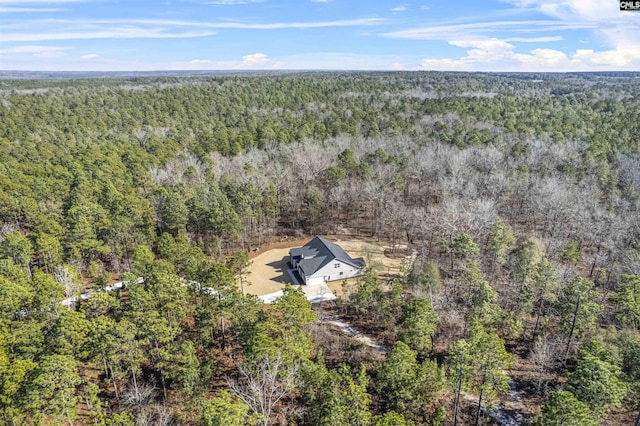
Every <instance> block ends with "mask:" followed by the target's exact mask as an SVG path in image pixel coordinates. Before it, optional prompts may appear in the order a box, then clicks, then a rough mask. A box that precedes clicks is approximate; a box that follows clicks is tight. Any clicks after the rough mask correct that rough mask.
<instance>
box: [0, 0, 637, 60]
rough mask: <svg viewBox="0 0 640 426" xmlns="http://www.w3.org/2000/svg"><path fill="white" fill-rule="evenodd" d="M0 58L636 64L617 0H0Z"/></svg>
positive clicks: (631, 19) (631, 25)
mask: <svg viewBox="0 0 640 426" xmlns="http://www.w3.org/2000/svg"><path fill="white" fill-rule="evenodd" d="M0 69H2V70H35V71H44V70H82V71H86V70H208V69H210V70H221V69H329V70H459V71H596V70H598V71H599V70H635V71H638V70H640V12H621V11H620V10H619V1H618V0H582V1H580V0H498V1H493V0H476V1H473V0H460V1H451V0H433V1H426V0H423V1H406V2H404V1H389V0H384V1H383V0H157V1H151V0H149V1H147V0H128V1H123V0H49V1H45V0H0Z"/></svg>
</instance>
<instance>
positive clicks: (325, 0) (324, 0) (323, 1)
mask: <svg viewBox="0 0 640 426" xmlns="http://www.w3.org/2000/svg"><path fill="white" fill-rule="evenodd" d="M311 2H312V3H329V0H311Z"/></svg>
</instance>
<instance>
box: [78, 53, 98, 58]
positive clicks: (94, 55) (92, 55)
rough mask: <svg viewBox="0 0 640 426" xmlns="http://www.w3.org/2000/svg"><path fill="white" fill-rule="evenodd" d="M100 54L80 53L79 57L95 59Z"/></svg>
mask: <svg viewBox="0 0 640 426" xmlns="http://www.w3.org/2000/svg"><path fill="white" fill-rule="evenodd" d="M99 57H100V55H98V54H96V53H87V54H86V55H81V56H80V59H96V58H99Z"/></svg>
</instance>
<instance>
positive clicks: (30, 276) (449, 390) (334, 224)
mask: <svg viewBox="0 0 640 426" xmlns="http://www.w3.org/2000/svg"><path fill="white" fill-rule="evenodd" d="M528 77H530V78H528ZM615 77H616V78H613V77H609V76H606V75H584V76H583V75H580V74H572V75H564V76H563V75H552V76H548V75H544V74H542V75H530V76H523V75H499V74H498V75H495V74H457V73H303V74H288V75H267V76H198V77H190V78H185V77H154V78H132V79H114V80H108V79H107V80H102V79H93V80H92V79H89V80H72V81H15V80H5V81H3V82H2V93H1V95H0V97H1V99H0V100H1V102H0V117H1V118H0V158H1V161H0V221H1V224H0V259H1V260H0V275H1V277H2V278H1V279H0V280H1V285H0V292H1V294H0V303H1V306H0V309H1V312H2V320H1V321H2V322H1V324H0V334H1V336H0V409H1V410H2V417H1V418H2V419H3V420H2V421H3V422H4V423H6V424H20V423H28V422H32V423H38V422H40V421H47V419H48V420H49V421H58V422H66V423H70V422H74V421H76V419H78V418H79V419H80V422H84V423H86V422H87V421H88V420H87V419H91V420H90V421H91V422H92V423H95V424H101V423H102V424H128V423H127V422H129V423H130V422H137V423H144V422H147V423H156V424H164V423H162V422H171V421H179V422H182V423H198V422H203V423H204V424H233V423H232V421H236V422H237V423H238V424H243V423H250V422H252V421H256V422H263V423H264V422H271V423H275V422H286V421H289V422H291V423H292V424H295V423H299V424H401V422H415V423H418V424H430V423H433V424H437V422H439V421H440V422H450V421H453V419H454V417H455V418H458V419H459V420H458V421H459V422H463V421H467V422H469V421H474V418H477V421H478V422H480V421H482V419H483V416H484V414H483V413H484V411H483V410H482V406H483V405H484V403H485V401H487V404H489V402H493V401H497V400H499V397H500V395H502V394H504V392H506V391H507V390H508V389H509V385H508V376H509V373H510V371H514V372H515V371H518V370H520V371H522V370H525V371H530V372H531V375H530V377H524V376H522V377H518V376H517V375H513V374H512V376H513V377H512V379H513V382H514V383H515V385H514V386H515V389H516V390H517V391H520V392H521V393H522V394H523V395H528V396H530V397H531V398H529V399H526V401H527V403H529V402H530V401H534V399H535V398H540V397H542V398H543V399H544V400H545V401H546V402H545V403H544V405H543V406H542V410H541V414H538V416H541V417H539V419H538V420H535V419H536V415H534V414H532V412H535V411H539V410H538V408H537V406H536V407H529V411H528V412H527V413H525V414H527V415H528V418H529V419H530V420H531V419H534V420H532V421H539V422H541V424H565V425H566V424H570V423H568V422H569V421H574V422H575V424H587V423H585V422H587V421H601V422H604V423H605V424H615V423H621V424H624V422H627V423H628V422H631V421H633V418H634V417H635V413H637V412H638V410H639V409H640V407H637V401H638V392H639V390H638V389H637V383H638V378H639V377H638V371H639V369H640V367H639V366H638V360H639V359H640V356H638V354H639V353H640V352H639V349H638V348H639V347H640V343H639V342H640V337H639V334H638V327H639V325H640V324H639V323H640V319H639V318H640V307H639V305H638V300H640V294H639V293H638V292H640V283H639V282H638V280H639V278H638V277H639V276H640V221H638V217H639V207H640V206H639V203H640V197H639V196H638V194H640V154H639V151H640V140H639V139H638V137H637V135H638V134H639V133H640V132H639V130H640V129H638V125H639V124H638V121H637V120H633V119H631V117H634V116H637V115H638V113H640V111H639V109H640V103H639V101H638V99H639V97H638V86H637V85H636V84H634V81H635V80H634V79H633V78H631V77H629V78H625V77H624V76H622V77H618V76H615ZM312 234H339V235H342V234H350V235H359V236H367V237H372V238H375V239H378V240H384V241H385V242H387V243H388V244H389V245H390V246H391V247H392V248H391V249H390V251H391V252H398V253H392V254H399V253H400V252H403V250H405V249H404V246H408V247H409V249H408V252H407V253H410V252H411V250H415V252H416V256H415V261H414V262H413V264H412V265H411V266H410V267H409V266H407V269H406V270H405V271H404V273H403V274H402V275H401V276H399V277H396V278H397V280H396V281H392V282H390V283H383V282H381V281H380V278H378V276H377V274H376V273H375V272H376V271H375V265H371V266H372V271H371V273H369V274H368V275H367V276H366V277H365V278H364V279H362V280H359V281H358V282H357V283H352V284H353V285H352V287H350V289H349V291H348V292H347V294H350V296H349V297H347V298H345V299H344V300H343V301H342V302H341V304H340V305H339V310H340V312H341V313H342V314H344V315H346V316H349V317H350V318H351V319H352V320H354V321H356V322H357V321H360V322H361V323H360V325H362V326H363V327H368V328H370V329H371V331H372V332H373V333H376V335H377V336H378V337H380V338H381V339H382V340H383V341H385V342H387V343H388V344H389V345H390V347H391V351H390V352H389V354H388V355H387V356H386V359H385V360H381V359H379V357H378V358H376V356H375V355H374V354H371V353H369V354H368V355H366V356H364V358H363V359H357V360H356V359H355V358H354V357H351V356H349V354H348V353H333V352H331V345H326V344H324V343H323V342H322V341H321V340H322V339H320V337H322V336H323V335H324V334H322V333H321V332H318V331H317V330H315V329H314V327H317V326H312V325H311V324H312V323H313V322H314V321H315V314H314V313H313V311H311V310H310V308H309V306H308V304H307V303H306V302H305V301H304V300H303V299H302V298H301V296H300V295H299V294H298V293H296V292H295V291H293V290H288V292H287V297H285V298H284V299H283V300H282V301H281V302H279V304H277V305H276V307H275V308H274V309H270V310H263V309H260V308H259V306H258V304H257V302H256V301H255V300H254V299H251V298H246V297H242V296H241V295H240V294H239V292H238V290H237V283H236V280H235V279H234V277H237V276H242V275H243V274H244V273H245V269H246V265H247V261H248V258H247V249H249V248H252V247H255V246H259V245H261V244H263V243H265V242H268V241H270V240H271V239H272V238H274V237H279V236H283V235H298V236H303V235H312ZM403 253H404V252H403ZM379 272H380V273H382V272H384V271H379ZM116 276H122V277H123V279H124V280H125V282H126V283H127V286H126V287H127V288H126V290H125V291H124V292H122V293H113V294H106V293H100V292H97V293H95V294H94V295H93V296H91V297H90V298H89V299H88V300H87V301H86V302H82V303H80V304H79V305H78V306H74V307H73V308H75V309H72V310H67V309H66V308H64V307H63V306H61V305H59V304H58V303H57V302H59V301H60V300H62V299H63V298H65V297H72V296H76V295H78V294H79V293H80V292H81V291H82V289H83V288H84V287H86V286H93V287H95V288H101V287H104V286H105V285H107V284H108V283H109V282H111V280H112V278H114V277H116ZM139 276H140V277H143V278H144V283H142V284H137V283H136V278H137V277H139ZM194 283H200V284H199V285H195V284H194ZM211 289H213V290H211ZM289 304H293V305H295V306H289ZM376 324H388V326H387V327H386V329H385V330H380V329H379V327H378V328H377V326H376ZM311 330H315V331H314V332H313V334H311ZM396 342H402V343H396ZM489 347H491V348H498V349H500V350H493V351H489V350H488V349H487V348H489ZM278 348H280V349H283V350H278ZM502 348H504V350H502ZM323 353H324V355H323ZM325 355H326V356H327V362H325V358H324V356H325ZM230 357H232V358H230ZM360 361H364V363H363V367H361V366H360ZM343 362H345V363H346V364H347V365H345V366H340V365H341V364H342V363H343ZM514 365H515V366H516V367H517V368H514V369H513V370H510V368H511V366H514ZM267 379H268V380H271V381H270V382H269V383H265V382H259V383H258V384H256V380H267ZM250 383H253V385H254V387H255V386H257V388H262V389H266V387H268V386H272V390H273V391H274V392H275V393H274V395H275V394H277V395H280V397H279V398H277V400H272V401H271V402H270V403H266V402H265V401H259V402H255V400H254V401H253V402H252V400H251V396H250V395H249V396H248V395H247V392H249V391H250V389H249V388H247V386H248V384H250ZM223 387H226V388H228V389H229V391H230V392H231V394H229V393H220V392H219V390H220V389H221V388H223ZM210 392H214V393H213V394H211V393H210ZM232 395H235V396H232ZM212 397H213V399H211V398H212ZM254 397H255V395H254ZM238 398H239V399H238ZM478 399H479V400H480V402H478ZM106 401H109V402H110V403H111V408H106V407H105V402H106ZM167 401H168V403H167ZM241 401H242V402H241ZM474 401H475V402H474ZM531 404H533V402H531ZM265 407H268V411H265V409H266V408H265ZM336 407H342V409H343V410H344V411H340V410H339V409H337V408H336ZM346 407H351V408H352V407H359V408H358V409H357V410H355V411H352V410H351V409H349V410H347V408H346ZM617 407H618V408H617ZM611 409H613V414H611V415H609V417H606V416H607V413H608V412H609V411H610V410H611ZM189 413H192V414H191V415H190V414H189ZM193 413H195V414H193ZM353 413H356V414H353ZM566 413H572V414H571V415H570V416H568V417H566V418H563V417H562V415H564V414H566ZM352 414H353V415H356V416H357V418H356V417H354V418H352V417H349V416H350V415H352ZM220 416H223V417H220ZM224 416H236V417H224ZM332 416H338V417H332ZM339 416H342V417H339ZM114 419H115V420H114ZM216 419H217V420H216ZM229 419H235V420H229ZM260 419H261V420H260ZM576 419H577V420H576ZM596 419H599V420H596ZM563 421H564V423H563ZM110 422H111V423H110ZM207 422H208V423H207ZM216 422H218V423H216ZM384 422H387V423H384ZM554 422H555V423H554Z"/></svg>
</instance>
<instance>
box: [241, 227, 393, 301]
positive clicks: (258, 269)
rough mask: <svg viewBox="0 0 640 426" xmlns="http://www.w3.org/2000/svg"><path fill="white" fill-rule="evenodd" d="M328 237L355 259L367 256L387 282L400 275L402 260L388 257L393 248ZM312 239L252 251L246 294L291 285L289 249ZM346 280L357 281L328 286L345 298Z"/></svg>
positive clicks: (279, 288) (286, 242)
mask: <svg viewBox="0 0 640 426" xmlns="http://www.w3.org/2000/svg"><path fill="white" fill-rule="evenodd" d="M328 238H329V239H330V240H332V241H334V242H336V243H337V244H339V245H340V246H341V247H342V248H343V249H344V250H345V251H346V252H347V253H349V255H350V256H351V257H353V258H357V257H363V258H364V259H365V262H366V263H367V266H368V267H370V268H373V269H374V270H375V271H376V272H377V273H378V274H379V275H380V276H381V278H383V279H384V278H387V277H391V276H394V275H397V274H399V273H400V267H401V264H402V257H399V258H395V257H393V258H392V257H389V256H387V255H386V254H385V252H388V251H389V250H391V247H390V246H384V245H380V244H377V243H376V242H374V241H367V240H364V239H337V238H331V236H329V237H328ZM343 238H344V237H343ZM309 239H310V238H309ZM309 239H304V240H288V241H280V242H277V243H273V244H270V245H266V246H262V247H260V251H259V252H252V253H251V256H250V257H251V265H250V267H249V274H248V276H247V277H246V278H245V279H244V282H243V289H244V293H245V294H253V295H256V296H264V295H267V294H271V293H275V292H278V291H281V290H282V289H283V288H284V285H285V284H286V283H291V281H292V280H291V277H290V276H289V274H288V273H287V269H289V267H288V265H287V262H288V261H289V249H291V248H293V247H300V246H302V245H304V244H305V243H306V242H307V241H308V240H309ZM345 281H348V282H349V281H350V282H354V280H353V279H351V280H348V279H347V280H339V281H332V282H329V283H327V284H328V285H329V288H331V290H332V291H333V292H334V293H336V295H338V296H344V288H343V283H344V282H345Z"/></svg>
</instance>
